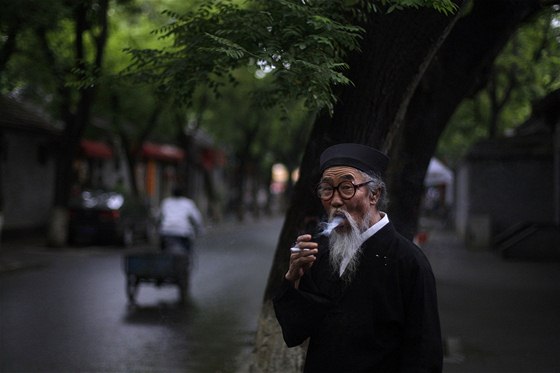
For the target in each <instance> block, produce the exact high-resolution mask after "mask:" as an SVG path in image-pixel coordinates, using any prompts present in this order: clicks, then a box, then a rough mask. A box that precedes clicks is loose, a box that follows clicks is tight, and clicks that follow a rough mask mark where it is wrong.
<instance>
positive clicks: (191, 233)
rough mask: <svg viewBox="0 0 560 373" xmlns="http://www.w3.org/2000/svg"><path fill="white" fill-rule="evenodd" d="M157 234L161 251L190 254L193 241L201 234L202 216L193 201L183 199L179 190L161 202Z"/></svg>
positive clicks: (176, 189)
mask: <svg viewBox="0 0 560 373" xmlns="http://www.w3.org/2000/svg"><path fill="white" fill-rule="evenodd" d="M160 220H161V222H160V227H159V234H160V240H161V249H162V250H163V251H167V252H173V253H186V254H190V250H191V247H192V244H193V240H194V239H195V238H196V236H197V235H198V234H200V233H202V231H203V229H204V227H203V223H202V215H201V213H200V211H199V210H198V208H197V207H196V204H195V203H194V201H193V200H191V199H189V198H187V197H185V196H184V195H183V191H182V189H181V188H174V189H173V191H172V195H171V196H170V197H167V198H165V199H164V200H163V201H162V202H161V208H160Z"/></svg>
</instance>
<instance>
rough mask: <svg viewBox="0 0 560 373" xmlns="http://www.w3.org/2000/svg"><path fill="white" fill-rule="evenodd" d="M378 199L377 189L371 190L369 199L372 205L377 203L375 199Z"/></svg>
mask: <svg viewBox="0 0 560 373" xmlns="http://www.w3.org/2000/svg"><path fill="white" fill-rule="evenodd" d="M378 200H379V190H376V191H375V192H372V193H370V194H369V201H370V203H371V204H372V205H377V201H378Z"/></svg>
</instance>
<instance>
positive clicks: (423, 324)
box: [274, 223, 443, 373]
mask: <svg viewBox="0 0 560 373" xmlns="http://www.w3.org/2000/svg"><path fill="white" fill-rule="evenodd" d="M358 255H361V258H360V263H359V267H358V270H357V272H356V273H355V274H354V277H353V280H352V281H351V282H345V281H343V279H341V278H340V277H339V276H338V274H336V273H333V271H332V269H331V267H330V264H329V258H328V244H326V243H325V244H322V243H320V245H319V254H318V257H317V261H316V262H315V263H314V265H313V266H312V267H311V269H310V270H309V271H308V273H306V274H305V275H304V276H303V277H302V280H301V282H300V286H299V289H298V290H296V289H294V288H293V287H292V286H291V284H290V283H289V282H288V281H284V283H283V285H282V288H281V289H280V291H279V293H278V294H277V296H276V297H275V298H274V309H275V312H276V317H277V319H278V321H279V323H280V326H281V327H282V333H283V336H284V340H285V342H286V344H287V345H288V346H289V347H293V346H297V345H299V344H301V343H302V342H304V341H305V340H306V339H307V338H310V341H309V348H308V351H307V357H306V361H305V372H321V373H325V372H337V373H339V372H349V373H350V372H351V373H357V372H441V370H442V360H443V353H442V341H441V332H440V324H439V316H438V307H437V296H436V288H435V280H434V276H433V273H432V269H431V267H430V264H429V263H428V260H427V259H426V257H425V256H424V254H423V253H422V251H421V250H420V249H419V248H418V247H417V246H415V245H414V244H413V243H412V242H410V241H409V240H407V239H405V238H404V237H402V236H401V235H400V234H398V233H397V232H396V230H395V229H394V228H393V226H392V224H391V223H389V224H387V225H386V226H385V227H383V228H382V229H381V230H380V231H379V232H377V233H376V234H375V235H374V236H372V237H371V238H369V239H368V240H367V241H366V242H364V243H363V244H362V250H361V252H360V254H358Z"/></svg>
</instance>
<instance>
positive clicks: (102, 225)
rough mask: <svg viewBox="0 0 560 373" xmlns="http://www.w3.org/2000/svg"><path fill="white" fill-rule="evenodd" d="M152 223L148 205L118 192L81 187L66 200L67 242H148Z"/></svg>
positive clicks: (81, 243) (128, 243)
mask: <svg viewBox="0 0 560 373" xmlns="http://www.w3.org/2000/svg"><path fill="white" fill-rule="evenodd" d="M155 227H156V222H155V219H154V218H153V216H152V214H151V212H150V208H149V206H148V205H147V204H144V203H142V202H141V201H139V200H137V199H135V198H132V197H129V196H125V195H124V194H122V193H117V192H110V191H106V190H85V191H82V192H81V193H80V194H79V195H78V196H76V198H73V199H72V200H71V202H70V217H69V232H68V240H69V243H70V244H77V245H83V244H120V245H123V246H131V245H132V244H134V243H135V242H137V241H139V240H147V241H152V239H154V237H155V234H156V233H155V232H156V228H155Z"/></svg>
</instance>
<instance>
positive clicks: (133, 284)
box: [126, 275, 138, 303]
mask: <svg viewBox="0 0 560 373" xmlns="http://www.w3.org/2000/svg"><path fill="white" fill-rule="evenodd" d="M137 292H138V279H137V278H136V276H134V275H130V276H128V278H127V281H126V295H127V296H128V301H129V302H130V303H136V294H137Z"/></svg>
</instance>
